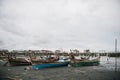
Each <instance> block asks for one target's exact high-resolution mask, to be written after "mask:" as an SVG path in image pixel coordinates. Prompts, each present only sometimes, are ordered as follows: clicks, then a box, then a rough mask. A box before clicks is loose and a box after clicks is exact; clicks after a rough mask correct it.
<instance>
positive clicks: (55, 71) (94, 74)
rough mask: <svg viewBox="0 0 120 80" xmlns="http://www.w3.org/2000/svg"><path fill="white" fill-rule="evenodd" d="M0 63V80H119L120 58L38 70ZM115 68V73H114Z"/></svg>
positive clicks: (104, 58)
mask: <svg viewBox="0 0 120 80" xmlns="http://www.w3.org/2000/svg"><path fill="white" fill-rule="evenodd" d="M4 64H5V62H4V61H2V60H1V61H0V80H120V57H119V58H117V66H115V57H110V58H109V57H101V59H100V65H98V66H86V67H57V68H46V69H40V70H33V69H30V70H29V69H26V68H29V67H30V66H14V67H12V66H3V65H4ZM115 68H116V71H115Z"/></svg>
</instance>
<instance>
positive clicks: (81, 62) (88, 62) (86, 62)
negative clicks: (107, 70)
mask: <svg viewBox="0 0 120 80" xmlns="http://www.w3.org/2000/svg"><path fill="white" fill-rule="evenodd" d="M71 57H72V58H71V61H70V64H71V66H73V67H80V66H96V65H99V64H100V57H99V56H98V57H94V58H93V57H92V59H89V57H90V56H89V57H86V58H82V57H81V59H75V57H74V56H73V55H72V56H71Z"/></svg>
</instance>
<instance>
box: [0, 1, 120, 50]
mask: <svg viewBox="0 0 120 80" xmlns="http://www.w3.org/2000/svg"><path fill="white" fill-rule="evenodd" d="M115 38H117V40H118V50H120V46H119V45H120V0H0V49H9V50H13V49H63V50H64V49H68V50H69V49H79V50H84V49H90V50H93V51H94V50H95V51H97V50H107V51H114V40H115Z"/></svg>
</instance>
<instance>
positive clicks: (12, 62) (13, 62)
mask: <svg viewBox="0 0 120 80" xmlns="http://www.w3.org/2000/svg"><path fill="white" fill-rule="evenodd" d="M9 63H10V65H11V66H27V65H32V63H31V62H27V61H20V60H14V59H9Z"/></svg>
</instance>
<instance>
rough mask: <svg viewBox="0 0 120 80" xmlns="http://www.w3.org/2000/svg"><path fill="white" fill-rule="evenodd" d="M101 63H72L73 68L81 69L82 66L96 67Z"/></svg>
mask: <svg viewBox="0 0 120 80" xmlns="http://www.w3.org/2000/svg"><path fill="white" fill-rule="evenodd" d="M99 64H100V62H99V61H92V62H91V61H88V62H84V61H83V62H75V63H72V64H71V65H72V66H73V67H80V66H96V65H99Z"/></svg>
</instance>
